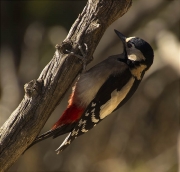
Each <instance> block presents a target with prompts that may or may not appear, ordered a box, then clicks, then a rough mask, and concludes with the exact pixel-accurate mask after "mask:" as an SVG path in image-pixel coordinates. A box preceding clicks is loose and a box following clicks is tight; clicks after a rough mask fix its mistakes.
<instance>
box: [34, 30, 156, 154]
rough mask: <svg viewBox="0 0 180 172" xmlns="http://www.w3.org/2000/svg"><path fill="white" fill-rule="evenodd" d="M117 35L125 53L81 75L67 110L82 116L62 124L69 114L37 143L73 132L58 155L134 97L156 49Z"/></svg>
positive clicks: (139, 41) (58, 150)
mask: <svg viewBox="0 0 180 172" xmlns="http://www.w3.org/2000/svg"><path fill="white" fill-rule="evenodd" d="M115 32H116V34H117V35H118V37H119V38H120V39H121V41H122V43H123V47H124V51H123V53H122V54H118V55H113V56H110V57H108V58H107V59H105V60H104V61H102V62H101V63H99V64H97V65H95V66H94V67H92V68H91V69H89V70H88V71H86V72H84V73H82V74H81V76H80V77H79V79H78V81H77V82H76V84H75V87H74V88H73V93H72V95H73V96H71V99H70V102H69V106H68V107H69V108H70V107H71V105H75V109H76V110H77V109H81V110H82V111H81V113H79V111H78V113H79V114H80V115H79V116H78V117H77V118H76V119H75V120H74V119H73V120H72V122H71V120H70V122H69V121H68V122H62V121H67V120H64V118H66V117H67V118H70V117H68V115H66V113H65V114H63V115H64V117H61V118H60V120H59V121H58V125H57V126H56V127H55V128H54V129H52V130H50V131H48V132H47V133H45V135H44V136H45V137H43V135H42V136H39V137H38V138H37V139H36V140H35V142H38V141H41V140H43V139H45V138H47V137H50V136H53V137H57V136H59V135H61V134H62V133H63V134H64V133H68V132H70V133H69V135H68V136H67V137H66V139H65V140H64V142H63V143H62V144H61V145H60V147H59V148H58V149H57V150H56V151H57V152H58V153H59V152H61V151H62V150H64V149H65V148H66V147H67V146H69V145H70V144H71V143H72V141H73V140H74V139H76V138H77V137H78V136H80V135H82V134H84V133H86V132H88V131H89V130H90V129H92V128H93V127H94V126H96V125H97V124H98V123H99V122H100V121H102V120H103V119H104V118H105V117H107V116H108V115H109V114H111V113H112V112H114V111H115V110H117V109H118V108H120V107H121V106H122V105H123V104H124V103H126V102H127V100H129V98H130V97H131V96H132V95H133V94H134V92H135V91H136V89H137V88H138V85H139V83H140V82H141V80H142V78H143V76H144V74H145V72H146V71H147V70H148V69H149V68H150V66H151V65H152V63H153V57H154V54H153V50H152V48H151V46H150V45H149V44H148V43H147V42H145V41H144V40H142V39H140V38H137V37H130V38H126V37H125V36H124V35H122V34H121V33H120V32H118V31H116V30H115ZM73 111H75V110H73ZM73 111H72V112H73ZM69 116H71V114H70V115H69ZM64 126H67V128H68V130H65V129H64Z"/></svg>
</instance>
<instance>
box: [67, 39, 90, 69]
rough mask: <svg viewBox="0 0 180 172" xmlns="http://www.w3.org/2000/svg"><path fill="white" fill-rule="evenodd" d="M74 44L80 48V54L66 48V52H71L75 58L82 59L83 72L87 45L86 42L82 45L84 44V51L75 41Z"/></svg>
mask: <svg viewBox="0 0 180 172" xmlns="http://www.w3.org/2000/svg"><path fill="white" fill-rule="evenodd" d="M75 44H77V45H78V49H79V50H80V52H81V54H82V55H79V54H76V53H75V52H73V51H69V50H66V52H67V53H69V54H72V55H74V56H76V57H77V58H79V59H80V60H81V61H82V63H83V72H85V71H86V65H87V61H88V60H87V58H86V56H87V52H88V46H87V44H86V43H84V45H85V47H86V49H85V51H84V50H83V49H82V46H81V45H80V44H79V43H77V42H75Z"/></svg>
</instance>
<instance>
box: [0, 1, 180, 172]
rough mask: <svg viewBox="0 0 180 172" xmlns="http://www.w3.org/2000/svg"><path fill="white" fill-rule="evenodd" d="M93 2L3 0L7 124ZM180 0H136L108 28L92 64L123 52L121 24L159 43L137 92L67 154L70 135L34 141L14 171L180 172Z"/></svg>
mask: <svg viewBox="0 0 180 172" xmlns="http://www.w3.org/2000/svg"><path fill="white" fill-rule="evenodd" d="M85 4H86V1H1V32H0V34H1V37H0V38H1V46H0V126H1V125H2V124H3V123H4V122H5V121H6V120H7V119H8V117H9V116H10V114H11V113H12V112H13V110H14V109H15V108H16V107H17V106H18V104H19V103H20V101H21V100H22V98H23V96H24V89H23V86H24V84H25V83H27V82H29V81H30V80H32V79H35V78H38V76H39V74H40V72H41V70H42V69H43V68H44V67H45V65H46V64H47V63H48V62H49V61H50V60H51V58H52V57H53V54H54V51H55V48H54V46H55V45H56V44H57V43H61V42H62V41H63V39H64V38H65V37H66V35H67V33H68V31H69V29H70V27H71V25H72V24H73V22H74V21H75V19H76V18H77V16H78V14H79V13H81V11H82V10H83V8H84V6H85ZM179 7H180V1H178V0H174V1H172V0H166V1H165V0H158V1H157V0H151V1H148V2H147V1H145V0H136V1H134V2H133V5H132V7H131V8H130V10H129V11H128V12H127V13H126V14H125V15H124V16H123V17H122V18H120V19H119V20H117V21H116V22H114V23H113V24H112V25H111V26H110V27H109V28H108V29H107V30H106V32H105V34H104V35H103V38H102V39H101V41H100V43H99V45H98V46H97V49H96V51H95V53H94V61H93V62H92V63H91V64H90V65H89V66H88V67H90V66H92V65H94V64H96V63H98V62H99V61H101V60H103V59H105V58H106V57H108V56H109V55H113V54H118V53H120V51H121V43H120V40H119V39H118V38H117V36H116V35H115V33H114V31H113V30H114V29H117V30H119V31H120V32H122V33H124V34H125V35H126V36H134V35H136V36H138V37H141V38H143V39H144V40H146V41H147V42H149V43H150V44H151V45H152V47H153V49H154V52H155V58H154V64H153V66H152V67H151V69H150V70H149V71H148V72H147V74H146V76H145V78H144V80H143V82H142V83H141V85H140V87H139V88H138V90H137V92H136V93H135V95H134V96H133V97H132V98H131V100H129V101H128V103H126V105H124V106H123V107H122V108H121V109H119V110H118V111H116V112H115V113H113V114H112V115H110V116H109V117H107V118H106V119H105V120H104V121H103V122H101V123H100V124H99V125H98V126H96V127H95V128H94V129H92V130H91V131H90V132H88V133H87V134H85V135H83V136H81V137H79V138H78V139H77V140H75V141H74V142H73V143H72V144H71V146H69V147H68V148H67V149H66V150H65V151H64V152H62V153H61V154H60V155H56V154H55V151H54V150H55V149H56V148H57V147H58V146H59V145H60V144H61V142H62V141H63V139H64V138H65V135H64V136H61V137H58V138H57V139H54V140H52V139H48V140H45V141H43V142H42V143H38V144H37V145H35V146H33V147H32V148H31V149H29V150H28V151H27V152H26V153H25V154H24V155H22V156H21V157H20V158H19V160H18V161H17V162H16V163H15V164H14V165H13V166H12V167H11V168H10V170H9V171H10V172H36V171H37V172H38V171H46V172H56V171H68V172H71V171H72V172H74V171H77V172H88V171H90V172H91V171H92V172H94V171H103V172H110V171H112V172H177V171H178V161H179V160H178V132H179V115H180V112H179V106H180V98H179V97H180V96H179V93H180V92H179V91H180V84H179V83H180V82H179V81H180V80H179V79H180V41H179V38H180V12H179V11H180V10H179ZM70 91H71V88H70V90H69V92H68V93H67V94H66V96H65V98H64V99H63V101H62V102H61V104H60V105H59V106H58V107H57V108H56V110H55V111H54V113H53V114H52V115H51V117H50V118H49V120H48V121H47V123H46V125H45V126H44V128H43V130H42V132H45V131H47V130H49V129H50V128H51V127H52V125H53V124H54V123H55V122H56V120H57V119H58V118H59V116H60V115H61V113H62V111H63V110H64V109H65V108H66V106H67V100H68V97H69V94H70ZM179 138H180V135H179ZM179 140H180V139H179ZM179 144H180V142H179ZM179 147H180V146H179ZM179 153H180V149H179Z"/></svg>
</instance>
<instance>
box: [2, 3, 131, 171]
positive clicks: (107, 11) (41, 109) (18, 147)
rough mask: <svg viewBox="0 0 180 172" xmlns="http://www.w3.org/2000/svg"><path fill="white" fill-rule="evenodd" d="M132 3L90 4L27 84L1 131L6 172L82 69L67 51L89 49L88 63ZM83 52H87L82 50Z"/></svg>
mask: <svg viewBox="0 0 180 172" xmlns="http://www.w3.org/2000/svg"><path fill="white" fill-rule="evenodd" d="M130 6H131V0H115V1H114V0H89V1H88V2H87V4H86V6H85V8H84V9H83V11H82V13H81V14H80V15H79V16H78V18H77V20H76V21H75V23H74V24H73V26H72V27H71V29H70V31H69V34H68V35H67V37H66V39H65V40H64V41H63V43H62V44H61V45H60V46H56V51H55V54H54V56H53V58H52V60H51V61H50V62H49V63H48V64H47V66H46V67H45V68H44V69H43V71H42V72H41V74H40V76H39V78H38V79H37V80H32V81H30V82H29V83H27V84H25V86H24V89H25V96H24V98H23V100H22V101H21V103H20V104H19V106H18V107H17V108H16V110H15V111H14V112H13V113H12V114H11V116H10V117H9V119H8V120H7V121H6V122H5V123H4V125H3V126H2V127H1V129H0V146H1V147H0V167H1V171H6V170H7V169H8V168H9V167H10V166H11V165H12V164H13V163H14V162H15V161H16V160H17V159H18V158H19V157H20V155H21V154H22V153H23V152H24V150H25V149H26V148H27V147H28V145H30V144H31V143H32V142H33V140H34V139H35V138H36V136H37V135H38V134H39V132H40V131H41V129H42V128H43V126H44V124H45V123H46V121H47V119H48V118H49V116H50V115H51V113H52V112H53V110H54V109H55V108H56V106H57V105H58V104H59V103H60V101H61V99H62V97H63V96H64V94H65V92H66V91H67V89H68V88H69V87H70V85H71V83H72V82H73V80H74V79H75V78H76V76H77V75H78V73H79V72H80V71H81V69H82V64H81V63H80V62H79V59H77V58H76V57H75V56H73V55H72V54H65V49H68V50H69V49H70V50H71V49H73V50H74V51H75V52H76V53H79V50H78V47H77V44H75V42H78V43H80V44H81V45H83V43H86V44H87V46H88V52H87V60H88V62H90V59H91V58H90V57H92V54H93V52H94V50H95V48H96V46H97V44H98V43H99V41H100V39H101V37H102V35H103V34H104V32H105V30H106V28H107V27H108V26H109V25H110V24H111V23H112V22H114V21H115V20H116V19H118V18H119V17H121V16H122V15H123V14H125V13H126V12H127V10H128V9H129V7H130ZM83 48H85V47H84V46H83Z"/></svg>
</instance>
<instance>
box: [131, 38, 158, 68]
mask: <svg viewBox="0 0 180 172" xmlns="http://www.w3.org/2000/svg"><path fill="white" fill-rule="evenodd" d="M128 42H130V43H133V44H134V46H135V47H136V48H137V49H138V50H140V51H141V52H142V54H143V55H144V57H145V58H146V63H147V65H148V67H150V66H151V65H152V63H153V59H154V52H153V49H152V47H151V46H150V45H149V44H148V43H147V42H146V41H144V40H143V39H140V38H138V37H135V38H132V39H131V40H129V41H128Z"/></svg>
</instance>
